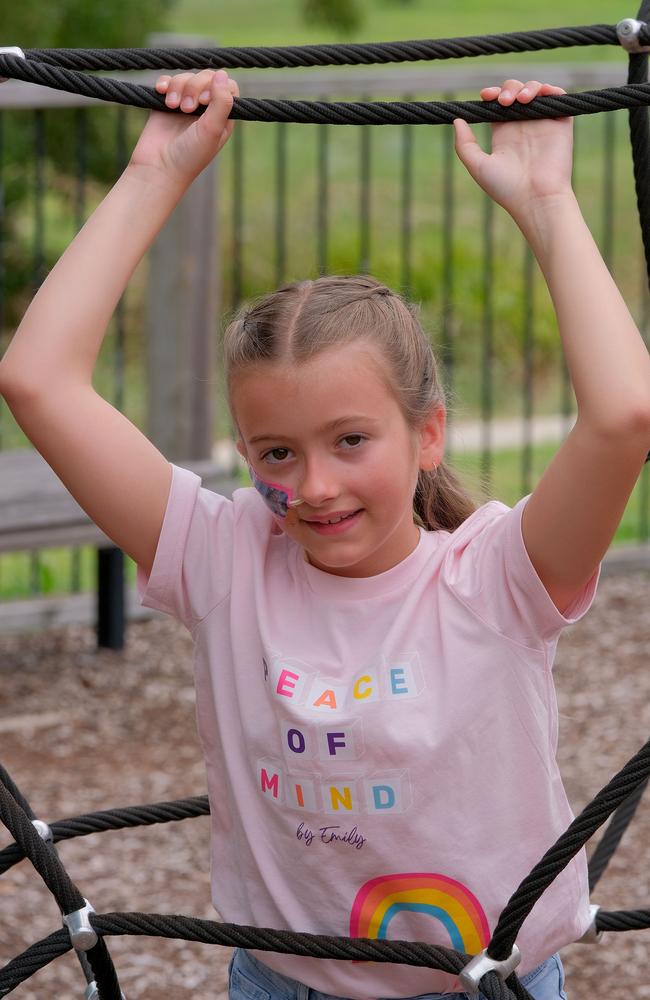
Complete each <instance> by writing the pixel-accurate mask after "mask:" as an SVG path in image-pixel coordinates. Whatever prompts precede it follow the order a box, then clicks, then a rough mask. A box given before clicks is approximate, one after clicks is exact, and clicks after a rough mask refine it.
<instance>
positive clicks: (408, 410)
mask: <svg viewBox="0 0 650 1000" xmlns="http://www.w3.org/2000/svg"><path fill="white" fill-rule="evenodd" d="M362 338H363V339H365V340H366V341H368V342H370V343H371V344H372V345H374V347H375V348H376V349H377V351H378V352H379V354H380V355H381V357H383V359H384V360H385V362H386V367H387V370H388V375H389V389H390V391H391V392H392V393H393V395H394V397H395V399H396V400H397V402H398V404H399V406H400V408H401V410H402V413H403V415H404V419H405V420H406V423H407V424H408V426H409V427H410V428H411V429H412V430H419V429H420V428H421V427H422V426H423V425H424V422H425V421H426V419H427V417H428V415H429V413H430V412H431V410H432V408H433V407H435V406H437V405H438V406H439V405H443V406H444V405H445V393H444V389H443V386H442V384H441V382H440V378H439V375H438V369H437V365H436V360H435V357H434V354H433V350H432V348H431V344H430V342H429V339H428V337H427V335H426V334H425V333H424V331H423V329H422V327H421V326H420V323H419V322H418V320H417V318H416V316H415V311H414V309H413V307H412V306H409V305H407V303H406V302H405V301H404V300H403V299H402V298H401V297H400V296H399V295H396V294H395V293H394V292H392V291H391V290H390V289H389V288H386V286H385V285H382V284H380V283H379V282H378V281H376V280H375V279H374V278H371V277H368V276H365V275H359V276H350V277H338V276H334V277H329V276H327V277H322V278H317V279H316V280H315V281H300V282H295V283H294V284H291V285H285V286H284V287H283V288H280V289H278V291H276V292H272V293H271V294H270V295H266V296H264V297H263V298H262V299H259V300H258V301H257V302H256V303H254V304H253V306H252V307H244V308H242V309H241V310H240V311H239V312H238V313H237V314H236V316H235V318H234V319H233V320H232V322H231V323H230V324H229V325H228V327H227V328H226V331H225V333H224V343H223V363H224V375H225V379H226V386H227V392H228V399H229V402H230V408H231V411H232V389H233V380H234V378H235V377H236V375H237V374H238V373H239V372H241V371H243V370H245V369H247V368H249V367H251V366H256V367H259V366H260V365H261V364H264V363H265V362H269V363H278V362H284V363H286V364H289V365H300V364H301V363H303V362H306V361H309V360H310V359H312V358H313V357H314V356H315V355H317V354H319V353H320V352H321V351H325V350H327V349H328V348H332V347H335V346H336V345H338V344H346V343H351V342H357V341H359V340H360V339H362ZM476 506H477V505H476V504H475V502H474V501H473V499H472V498H471V496H470V495H469V493H467V491H466V490H465V489H464V487H463V486H462V485H461V483H460V481H459V479H458V478H457V476H456V475H455V473H454V472H452V471H451V469H449V468H448V467H447V466H446V465H445V464H444V462H443V463H441V464H440V465H439V466H438V468H437V469H434V470H432V471H424V470H420V473H419V476H418V483H417V487H416V491H415V495H414V498H413V517H414V520H415V522H416V523H417V524H420V525H421V526H422V527H424V528H427V529H428V530H430V531H435V530H436V529H440V528H442V529H446V530H448V531H453V530H454V528H457V527H458V526H459V525H460V524H462V523H463V521H464V520H465V519H466V518H467V517H469V515H470V514H472V513H473V512H474V511H475V510H476Z"/></svg>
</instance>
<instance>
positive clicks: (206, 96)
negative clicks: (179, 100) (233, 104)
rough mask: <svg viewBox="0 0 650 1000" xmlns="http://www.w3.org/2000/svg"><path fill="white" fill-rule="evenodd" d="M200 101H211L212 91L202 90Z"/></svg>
mask: <svg viewBox="0 0 650 1000" xmlns="http://www.w3.org/2000/svg"><path fill="white" fill-rule="evenodd" d="M199 100H200V101H209V100H210V91H209V90H202V91H201V93H200V94H199Z"/></svg>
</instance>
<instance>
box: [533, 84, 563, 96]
mask: <svg viewBox="0 0 650 1000" xmlns="http://www.w3.org/2000/svg"><path fill="white" fill-rule="evenodd" d="M551 94H553V95H554V96H557V95H558V94H566V90H564V89H563V88H562V87H554V86H553V84H552V83H543V84H542V86H541V88H540V91H539V96H540V97H549V96H550V95H551Z"/></svg>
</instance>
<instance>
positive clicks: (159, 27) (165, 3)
mask: <svg viewBox="0 0 650 1000" xmlns="http://www.w3.org/2000/svg"><path fill="white" fill-rule="evenodd" d="M174 3H175V0H138V2H137V3H133V2H132V0H101V2H99V3H90V2H89V0H58V2H57V3H52V2H51V0H28V2H25V3H6V4H3V6H2V12H1V13H0V24H1V25H2V38H3V44H4V45H19V46H20V47H21V48H23V49H27V48H122V47H137V46H143V45H145V44H146V36H147V35H148V34H149V33H150V32H153V31H163V30H165V28H166V27H167V23H166V22H167V14H168V12H169V10H170V9H171V8H172V6H173V5H174ZM1 86H2V84H0V87H1ZM120 110H121V109H118V108H117V107H116V106H115V105H111V104H107V105H106V107H105V108H95V109H93V110H92V111H91V112H90V113H89V114H88V113H86V114H84V113H83V112H80V111H79V110H78V109H70V110H67V109H65V110H57V111H53V112H51V113H46V114H45V116H44V121H45V129H44V139H45V158H46V163H45V175H46V177H45V183H46V187H47V190H48V192H49V193H50V194H55V195H58V196H59V197H60V198H61V199H66V200H72V199H73V197H74V176H75V172H76V170H77V169H78V168H79V164H80V158H81V157H83V160H84V163H85V171H86V174H87V177H88V178H89V179H90V182H91V183H92V181H93V180H96V181H100V182H104V183H108V182H110V181H112V180H113V179H114V178H115V177H116V175H117V173H118V171H119V168H120V164H118V163H117V162H116V152H115V150H116V142H115V137H116V130H117V127H118V125H117V121H118V112H119V111H120ZM144 116H145V112H138V111H132V112H129V116H128V124H127V135H126V139H127V147H128V152H130V149H131V145H132V141H134V140H135V138H136V137H137V135H138V133H139V131H140V129H141V127H142V124H143V123H144ZM0 118H1V120H0V126H1V129H2V131H1V136H2V141H1V143H0V147H1V149H2V153H1V154H0V155H2V169H3V175H2V181H3V187H4V192H0V195H2V193H4V197H0V211H2V216H1V217H0V239H2V242H3V250H4V260H5V266H4V272H5V280H6V287H5V302H4V310H3V311H4V319H5V325H6V326H9V327H11V326H13V325H14V322H15V320H16V316H17V313H19V312H21V311H22V308H23V306H24V304H25V302H24V299H25V298H27V299H29V297H30V292H31V290H32V288H33V285H34V282H35V279H36V277H37V276H35V275H34V274H33V273H32V271H33V264H32V246H31V245H30V233H31V229H32V227H31V224H30V215H31V214H32V205H31V197H32V191H33V188H34V183H35V178H34V169H33V164H34V146H35V142H36V135H37V131H36V119H35V117H34V112H30V111H28V110H25V109H20V110H17V111H5V112H2V113H1V114H0ZM41 121H43V118H41ZM82 135H83V136H84V139H83V146H81V145H80V143H79V142H78V141H77V137H81V136H82ZM129 143H131V145H129ZM3 205H4V210H3ZM72 235H73V233H72V232H71V231H69V232H67V233H65V235H64V242H68V240H69V239H70V238H71V237H72ZM55 255H56V250H55V251H54V253H50V254H48V255H47V256H50V257H51V256H55ZM51 263H52V261H51V260H48V259H47V257H46V259H45V261H44V270H45V271H46V270H47V268H48V267H49V266H50V265H51ZM21 292H22V294H19V293H21ZM1 295H2V290H0V296H1ZM19 300H20V301H19ZM1 333H2V331H0V334H1Z"/></svg>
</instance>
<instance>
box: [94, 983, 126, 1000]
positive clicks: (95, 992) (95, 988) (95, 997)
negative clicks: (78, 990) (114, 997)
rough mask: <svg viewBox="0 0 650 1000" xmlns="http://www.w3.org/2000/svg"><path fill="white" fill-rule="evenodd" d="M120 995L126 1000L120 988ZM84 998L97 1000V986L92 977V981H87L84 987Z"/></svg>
mask: <svg viewBox="0 0 650 1000" xmlns="http://www.w3.org/2000/svg"><path fill="white" fill-rule="evenodd" d="M120 997H121V998H122V1000H126V997H125V996H124V994H123V993H122V991H121V990H120ZM84 1000H99V987H98V985H97V983H96V982H95V980H94V979H93V981H92V983H88V986H87V987H86V992H85V993H84Z"/></svg>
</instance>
